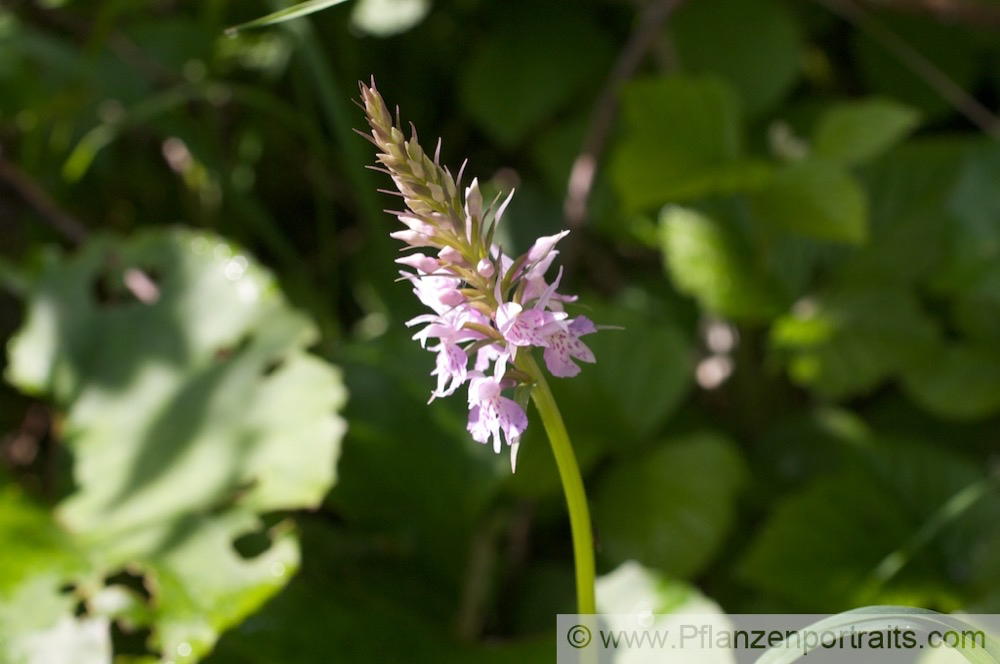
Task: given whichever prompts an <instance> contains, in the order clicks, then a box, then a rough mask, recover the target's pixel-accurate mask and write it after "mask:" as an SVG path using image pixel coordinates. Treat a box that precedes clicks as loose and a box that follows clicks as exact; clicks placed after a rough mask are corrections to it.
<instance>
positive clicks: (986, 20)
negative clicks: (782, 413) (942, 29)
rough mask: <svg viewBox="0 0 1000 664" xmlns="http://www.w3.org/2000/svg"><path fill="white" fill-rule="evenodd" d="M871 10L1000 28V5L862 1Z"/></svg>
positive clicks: (950, 1)
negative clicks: (927, 15)
mask: <svg viewBox="0 0 1000 664" xmlns="http://www.w3.org/2000/svg"><path fill="white" fill-rule="evenodd" d="M861 1H862V2H863V3H864V4H865V5H867V6H868V7H869V8H871V9H876V10H879V9H886V10H889V11H895V12H901V13H907V14H930V15H932V16H935V17H937V18H938V19H940V20H941V21H943V22H947V23H967V24H969V25H972V26H980V27H983V26H985V27H993V28H996V27H1000V5H995V4H993V5H989V4H985V3H981V2H968V0H861Z"/></svg>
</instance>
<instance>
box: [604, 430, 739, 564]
mask: <svg viewBox="0 0 1000 664" xmlns="http://www.w3.org/2000/svg"><path fill="white" fill-rule="evenodd" d="M745 480H746V468H745V465H744V462H743V459H742V458H741V457H740V454H739V452H738V451H737V450H736V447H735V446H734V445H733V444H732V443H731V442H730V441H729V440H727V439H725V438H723V437H721V436H719V435H717V434H713V433H698V434H692V435H689V436H686V437H683V438H679V439H675V440H670V441H665V442H664V443H663V444H661V445H658V446H656V447H654V448H652V449H651V450H649V451H648V452H646V453H645V454H641V455H632V456H629V457H628V458H626V459H623V460H622V461H620V462H618V463H616V464H615V465H614V466H612V467H611V468H610V469H608V471H607V473H606V474H605V475H604V476H603V477H602V478H601V481H600V482H599V484H598V485H597V487H596V490H595V492H594V499H593V504H594V523H595V525H596V527H597V529H598V531H599V532H600V537H601V542H602V547H603V550H604V551H605V553H606V554H607V556H608V557H609V558H611V559H612V560H619V561H622V560H627V559H629V558H635V559H637V560H639V561H640V562H642V563H644V564H646V565H650V566H652V567H654V568H656V569H659V570H663V571H664V572H666V573H668V574H671V575H675V576H679V577H682V578H686V577H690V576H693V575H695V574H697V573H698V572H699V571H700V570H702V569H704V567H705V566H706V565H707V564H708V563H709V562H710V561H711V559H712V557H713V556H714V555H715V553H716V552H717V550H718V547H719V545H720V544H721V542H722V539H723V538H724V537H725V535H726V533H727V532H728V530H729V527H730V525H731V523H732V520H733V517H734V516H735V511H736V497H737V495H738V493H739V490H740V488H741V487H742V486H743V484H744V482H745Z"/></svg>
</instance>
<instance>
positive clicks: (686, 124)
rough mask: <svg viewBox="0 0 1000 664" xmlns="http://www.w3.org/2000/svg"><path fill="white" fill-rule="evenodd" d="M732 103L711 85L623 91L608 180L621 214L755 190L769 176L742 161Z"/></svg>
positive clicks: (650, 85)
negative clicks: (618, 199)
mask: <svg viewBox="0 0 1000 664" xmlns="http://www.w3.org/2000/svg"><path fill="white" fill-rule="evenodd" d="M738 103H739V102H738V99H737V98H736V96H735V95H734V94H733V91H732V90H731V89H730V88H729V86H728V85H727V84H726V83H724V82H723V81H721V80H718V79H715V78H707V77H706V78H694V77H686V76H672V77H667V78H656V79H642V80H637V81H633V82H631V83H629V84H628V86H626V87H625V89H624V91H623V93H622V122H623V128H624V133H623V135H622V138H621V140H620V142H619V143H618V145H617V147H616V149H615V151H614V152H613V155H612V159H611V178H612V181H613V182H614V185H615V188H616V189H617V191H618V194H619V195H620V196H621V198H622V202H623V203H624V206H625V208H626V209H627V210H629V211H636V210H641V209H644V208H649V207H653V206H660V205H663V204H664V203H669V202H680V201H684V200H690V199H692V198H697V197H700V196H704V195H707V194H712V193H718V192H734V191H748V190H754V189H757V188H759V187H760V186H762V184H763V183H765V182H766V181H767V179H768V176H769V174H770V169H769V167H768V166H767V165H765V164H763V163H761V162H757V161H753V160H749V159H742V158H741V153H742V137H741V131H742V128H741V126H740V123H739V113H738Z"/></svg>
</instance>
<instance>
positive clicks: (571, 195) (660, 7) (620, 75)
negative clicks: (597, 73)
mask: <svg viewBox="0 0 1000 664" xmlns="http://www.w3.org/2000/svg"><path fill="white" fill-rule="evenodd" d="M682 2H683V0H653V1H652V2H650V3H649V5H648V6H647V7H646V9H645V11H644V12H643V13H642V16H641V17H640V18H639V22H638V24H637V26H636V29H635V31H634V32H633V33H632V36H631V37H630V38H629V40H628V42H627V43H626V44H625V48H624V49H622V52H621V53H620V54H619V56H618V60H617V61H616V62H615V64H614V67H612V69H611V73H610V74H609V76H608V80H607V82H606V83H605V85H604V89H603V90H602V92H601V96H600V97H599V98H598V100H597V104H596V105H595V106H594V110H593V112H592V113H591V116H590V124H589V125H588V126H587V133H586V135H585V136H584V140H583V146H582V147H581V149H580V153H579V154H578V155H577V156H576V159H575V160H574V161H573V167H572V169H571V170H570V175H569V182H568V183H567V186H566V200H565V201H564V203H563V214H564V215H565V217H566V221H567V223H568V224H569V225H570V226H571V227H572V226H579V225H580V224H582V223H583V220H584V219H585V218H586V216H587V200H588V199H589V198H590V190H591V188H592V187H593V184H594V175H595V174H596V172H597V164H598V162H599V161H600V157H601V153H603V152H604V147H605V145H606V144H607V141H608V136H609V135H610V134H611V129H612V127H613V126H614V120H615V115H616V114H617V113H618V97H619V95H620V94H621V89H622V86H624V85H625V83H626V82H627V81H628V80H629V79H630V78H631V77H632V75H633V74H634V73H635V71H636V69H638V68H639V65H640V64H641V63H642V59H643V57H644V56H645V55H646V53H647V52H648V51H649V49H650V48H651V47H652V46H653V44H654V43H655V42H656V38H657V37H658V36H659V35H660V32H661V28H662V26H663V23H664V21H666V20H667V18H668V17H669V16H670V14H671V13H672V12H673V11H674V10H675V9H676V8H677V7H678V6H680V5H681V3H682Z"/></svg>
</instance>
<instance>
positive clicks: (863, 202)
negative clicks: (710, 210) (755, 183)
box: [752, 159, 868, 244]
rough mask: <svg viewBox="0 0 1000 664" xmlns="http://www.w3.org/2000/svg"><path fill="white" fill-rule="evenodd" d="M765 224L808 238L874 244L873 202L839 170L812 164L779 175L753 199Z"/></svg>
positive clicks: (816, 162)
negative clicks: (870, 211)
mask: <svg viewBox="0 0 1000 664" xmlns="http://www.w3.org/2000/svg"><path fill="white" fill-rule="evenodd" d="M752 202H753V207H754V212H755V213H756V214H757V216H759V217H760V218H761V219H762V220H763V221H765V222H768V223H771V224H774V225H775V226H778V227H780V228H784V229H786V230H790V231H793V232H796V233H801V234H803V235H808V236H811V237H816V238H820V239H824V240H831V241H834V242H847V243H851V244H859V243H862V242H864V241H865V240H866V239H867V238H868V202H867V199H866V198H865V193H864V191H863V190H862V189H861V186H860V185H859V184H858V182H857V180H855V179H854V177H852V176H851V175H850V174H849V173H847V172H846V171H845V170H843V169H842V168H841V167H839V166H837V165H836V164H833V163H830V162H827V161H822V160H815V159H808V160H805V161H800V162H796V163H794V164H789V165H788V166H786V167H785V168H783V169H782V170H780V171H778V172H777V173H776V174H775V176H774V177H773V178H772V179H771V180H770V182H769V183H768V185H767V186H765V187H763V188H762V189H761V190H760V191H757V192H755V193H754V194H753V195H752Z"/></svg>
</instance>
